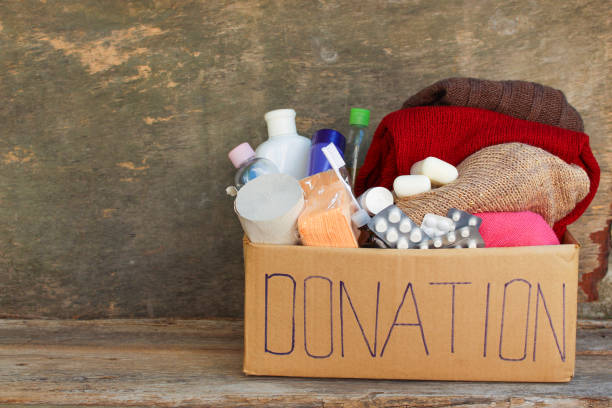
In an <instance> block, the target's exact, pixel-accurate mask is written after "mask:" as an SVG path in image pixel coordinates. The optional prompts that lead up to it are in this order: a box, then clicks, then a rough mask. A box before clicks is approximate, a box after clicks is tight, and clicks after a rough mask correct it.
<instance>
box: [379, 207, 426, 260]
mask: <svg viewBox="0 0 612 408" xmlns="http://www.w3.org/2000/svg"><path fill="white" fill-rule="evenodd" d="M368 228H370V230H371V231H372V232H374V234H376V236H377V237H378V238H380V239H381V240H382V241H383V242H384V243H385V244H387V245H388V246H389V247H391V248H398V249H408V248H419V247H420V245H421V244H422V243H424V244H425V245H426V244H427V241H429V239H430V237H429V236H428V235H427V234H425V233H424V232H423V230H422V229H421V228H420V227H419V226H418V225H417V224H416V223H414V221H412V220H411V219H410V218H409V217H408V216H407V215H406V214H404V213H403V212H402V210H400V209H399V208H398V207H397V206H395V205H390V206H388V207H387V208H385V209H383V210H382V211H380V212H379V213H378V214H376V216H374V217H373V218H372V219H371V220H370V222H369V223H368Z"/></svg>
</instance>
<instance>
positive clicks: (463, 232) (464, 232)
mask: <svg viewBox="0 0 612 408" xmlns="http://www.w3.org/2000/svg"><path fill="white" fill-rule="evenodd" d="M459 233H460V234H461V236H462V237H463V238H467V237H469V236H470V230H469V229H467V228H462V229H461V231H459Z"/></svg>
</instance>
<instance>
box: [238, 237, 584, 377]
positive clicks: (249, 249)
mask: <svg viewBox="0 0 612 408" xmlns="http://www.w3.org/2000/svg"><path fill="white" fill-rule="evenodd" d="M261 245H263V244H254V243H252V242H250V241H249V239H248V238H247V237H246V236H244V237H243V251H244V263H245V268H244V272H245V302H244V308H245V309H244V353H243V369H242V371H243V373H244V374H246V375H254V376H266V377H278V375H276V374H267V373H260V372H258V370H257V368H256V367H249V363H250V361H249V359H247V355H248V354H249V349H248V347H249V343H251V342H249V338H248V333H249V330H247V326H248V325H249V324H251V323H249V322H250V321H251V322H254V321H255V320H256V319H250V318H249V315H250V313H249V310H248V305H249V304H250V301H249V299H248V298H247V297H248V296H250V295H249V294H253V293H254V292H255V291H254V290H248V288H249V286H253V285H255V283H254V282H250V281H249V279H248V277H249V276H250V275H251V274H249V273H248V268H249V266H248V263H247V259H252V258H253V257H254V256H257V251H254V249H255V248H256V247H257V246H261ZM560 245H572V246H574V248H575V249H576V250H577V251H576V252H575V254H574V255H573V257H575V259H576V261H575V262H576V263H578V258H579V251H580V247H581V245H580V244H579V243H578V241H577V240H576V239H575V238H574V236H573V235H572V234H571V232H570V231H569V230H566V232H565V234H564V235H563V239H562V243H561V244H560ZM278 246H279V247H280V246H285V245H278ZM307 248H308V247H304V249H307ZM522 248H525V247H522ZM330 249H332V248H330ZM333 249H334V250H345V251H359V250H362V249H352V248H333ZM491 249H493V248H491ZM495 249H502V250H512V249H513V248H495ZM374 250H376V251H380V249H374ZM481 250H486V248H483V249H481ZM387 251H388V250H387ZM575 269H576V279H578V275H577V274H578V266H577V265H576V268H575ZM576 321H577V307H576V309H575V314H574V322H576ZM572 334H573V339H572V340H573V343H574V355H573V356H572V360H573V364H572V365H571V366H570V367H568V369H567V373H566V375H565V376H563V377H561V378H558V379H554V380H548V381H542V380H521V381H520V382H533V383H536V382H548V383H567V382H570V381H571V380H572V379H573V378H574V375H575V367H576V363H575V358H576V356H575V353H576V347H575V346H576V325H575V326H574V331H573V333H572ZM312 378H354V379H364V377H363V376H355V377H352V376H351V377H321V376H312ZM367 379H379V380H394V381H420V380H410V379H404V380H403V379H398V378H386V377H368V378H367ZM449 381H490V382H519V381H500V380H491V379H487V378H479V377H475V378H473V379H471V380H449Z"/></svg>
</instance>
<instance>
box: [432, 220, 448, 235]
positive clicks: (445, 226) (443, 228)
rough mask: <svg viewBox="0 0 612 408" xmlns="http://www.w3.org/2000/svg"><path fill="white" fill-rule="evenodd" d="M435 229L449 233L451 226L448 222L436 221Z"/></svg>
mask: <svg viewBox="0 0 612 408" xmlns="http://www.w3.org/2000/svg"><path fill="white" fill-rule="evenodd" d="M436 227H437V228H438V229H439V230H441V231H444V232H449V231H450V230H451V225H450V223H449V222H448V221H445V220H440V221H438V224H437V225H436Z"/></svg>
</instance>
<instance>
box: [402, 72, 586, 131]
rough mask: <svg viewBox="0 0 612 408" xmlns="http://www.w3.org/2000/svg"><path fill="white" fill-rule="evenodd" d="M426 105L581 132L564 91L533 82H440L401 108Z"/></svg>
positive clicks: (577, 118) (578, 121) (452, 80)
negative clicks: (477, 110) (460, 108)
mask: <svg viewBox="0 0 612 408" xmlns="http://www.w3.org/2000/svg"><path fill="white" fill-rule="evenodd" d="M429 105H433V106H439V105H452V106H467V107H472V108H481V109H488V110H492V111H495V112H499V113H503V114H505V115H509V116H513V117H515V118H519V119H525V120H529V121H533V122H540V123H544V124H547V125H552V126H558V127H561V128H564V129H569V130H574V131H577V132H584V126H583V123H582V118H581V117H580V114H579V113H578V112H577V111H576V109H574V107H573V106H572V105H570V104H569V103H568V102H567V100H566V99H565V95H563V92H561V91H559V90H557V89H553V88H551V87H548V86H544V85H540V84H536V83H534V82H526V81H488V80H484V79H476V78H448V79H443V80H442V81H438V82H436V83H435V84H433V85H430V86H428V87H426V88H424V89H422V90H421V91H419V92H417V93H416V94H414V95H413V96H411V97H410V98H408V100H407V101H406V102H404V104H403V105H402V109H405V108H412V107H415V106H429Z"/></svg>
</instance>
